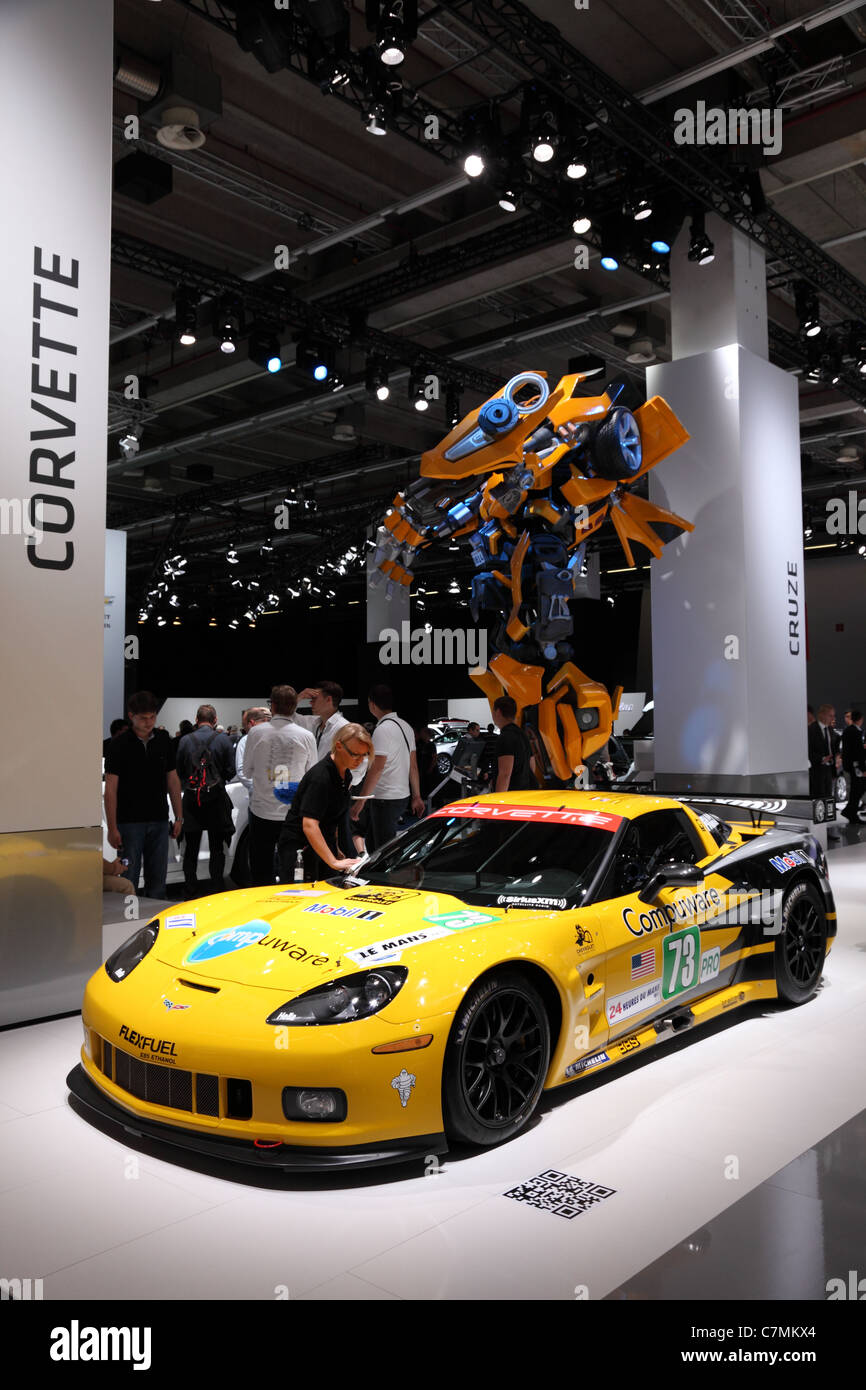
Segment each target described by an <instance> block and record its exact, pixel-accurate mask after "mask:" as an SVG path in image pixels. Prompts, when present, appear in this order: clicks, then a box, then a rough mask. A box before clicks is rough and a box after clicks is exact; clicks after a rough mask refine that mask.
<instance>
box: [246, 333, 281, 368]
mask: <svg viewBox="0 0 866 1390" xmlns="http://www.w3.org/2000/svg"><path fill="white" fill-rule="evenodd" d="M247 351H248V352H249V356H250V361H251V362H255V364H256V366H257V367H264V369H265V371H267V372H270V373H271V375H272V376H273V375H274V374H275V373H276V372H279V371H280V370H281V369H282V365H283V354H282V349H281V348H280V340H279V338H278V337H277V335H276V333H274V332H273V331H272V330H271V329H264V328H256V329H254V330H253V332H252V333H251V334H250V340H249V344H248V345H247Z"/></svg>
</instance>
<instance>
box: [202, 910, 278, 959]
mask: <svg viewBox="0 0 866 1390" xmlns="http://www.w3.org/2000/svg"><path fill="white" fill-rule="evenodd" d="M270 929H271V926H270V923H269V922H262V921H261V920H259V919H255V920H253V921H252V922H244V924H243V926H240V927H224V928H223V930H222V931H218V932H214V933H213V935H212V936H208V937H206V938H205V940H204V941H197V942H196V944H195V945H194V946H193V948H192V950H191V951H189V952H187V955H186V956H185V958H184V963H185V964H186V965H192V964H193V962H194V961H200V960H215V959H216V957H217V956H227V955H229V954H230V952H232V951H240V950H242V949H243V947H244V946H254V945H255V944H256V942H257V941H261V939H262V937H263V936H267V934H268V932H269V931H270Z"/></svg>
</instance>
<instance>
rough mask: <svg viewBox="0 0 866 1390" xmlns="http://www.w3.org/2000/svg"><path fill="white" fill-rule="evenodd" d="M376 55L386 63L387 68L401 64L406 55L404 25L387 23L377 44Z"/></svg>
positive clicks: (380, 60) (381, 61)
mask: <svg viewBox="0 0 866 1390" xmlns="http://www.w3.org/2000/svg"><path fill="white" fill-rule="evenodd" d="M376 55H377V57H378V59H379V62H380V63H384V64H385V67H386V68H396V67H399V66H400V64H401V63H402V62H403V60H404V59H405V57H406V49H405V47H404V39H403V27H402V25H397V24H393V23H392V24H386V25H385V27H384V29H383V30H382V32H381V34H380V36H379V41H378V43H377V44H376Z"/></svg>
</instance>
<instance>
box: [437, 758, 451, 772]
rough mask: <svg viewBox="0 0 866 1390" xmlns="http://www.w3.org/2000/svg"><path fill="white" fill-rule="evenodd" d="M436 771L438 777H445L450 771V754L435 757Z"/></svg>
mask: <svg viewBox="0 0 866 1390" xmlns="http://www.w3.org/2000/svg"><path fill="white" fill-rule="evenodd" d="M436 771H437V773H438V774H439V776H440V777H447V776H448V774H449V772H450V771H451V754H450V753H439V754H437V757H436Z"/></svg>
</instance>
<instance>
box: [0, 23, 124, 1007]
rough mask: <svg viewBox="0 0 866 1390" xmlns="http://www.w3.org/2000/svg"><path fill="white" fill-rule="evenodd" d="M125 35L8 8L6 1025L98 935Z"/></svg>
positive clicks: (48, 991) (0, 849)
mask: <svg viewBox="0 0 866 1390" xmlns="http://www.w3.org/2000/svg"><path fill="white" fill-rule="evenodd" d="M112 48H113V43H112V3H111V0H75V3H74V4H70V3H69V2H68V0H3V3H2V5H0V167H2V169H3V183H4V190H5V205H4V211H3V215H2V218H0V264H2V267H3V332H2V334H0V438H2V450H0V498H2V500H3V502H4V503H5V506H4V516H5V517H6V518H7V524H6V525H4V526H3V531H4V532H5V534H2V535H0V591H2V594H3V617H2V624H0V709H2V710H3V715H4V721H5V729H4V735H5V736H4V740H3V786H4V794H3V796H2V798H0V953H2V954H0V962H2V970H0V981H2V983H0V991H2V992H0V1023H7V1022H10V1021H13V1020H15V1019H18V1018H26V1017H36V1016H39V1015H40V1014H47V1013H52V1012H55V1011H58V1010H60V1009H71V1008H76V1007H78V1004H79V1003H80V997H81V983H82V981H83V979H84V977H85V976H86V974H87V973H88V971H89V970H91V969H93V968H94V967H95V965H96V964H97V963H98V960H99V951H100V946H101V920H102V916H101V875H100V868H101V863H100V856H99V848H100V845H101V831H100V829H99V827H100V820H101V815H100V798H101V782H100V754H101V746H100V745H101V739H102V709H101V695H102V642H103V637H102V632H103V628H102V620H101V613H102V609H103V606H104V605H103V596H104V595H103V583H104V545H105V542H104V536H105V459H106V401H107V384H108V319H109V280H110V212H111V111H112ZM16 513H17V514H18V516H19V519H20V525H19V527H18V531H19V534H9V531H10V529H11V530H13V531H14V530H15V526H14V521H15V517H16ZM9 518H11V524H10V523H9V522H8V519H9ZM22 530H24V531H27V532H29V534H21V533H20V532H21V531H22Z"/></svg>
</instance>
